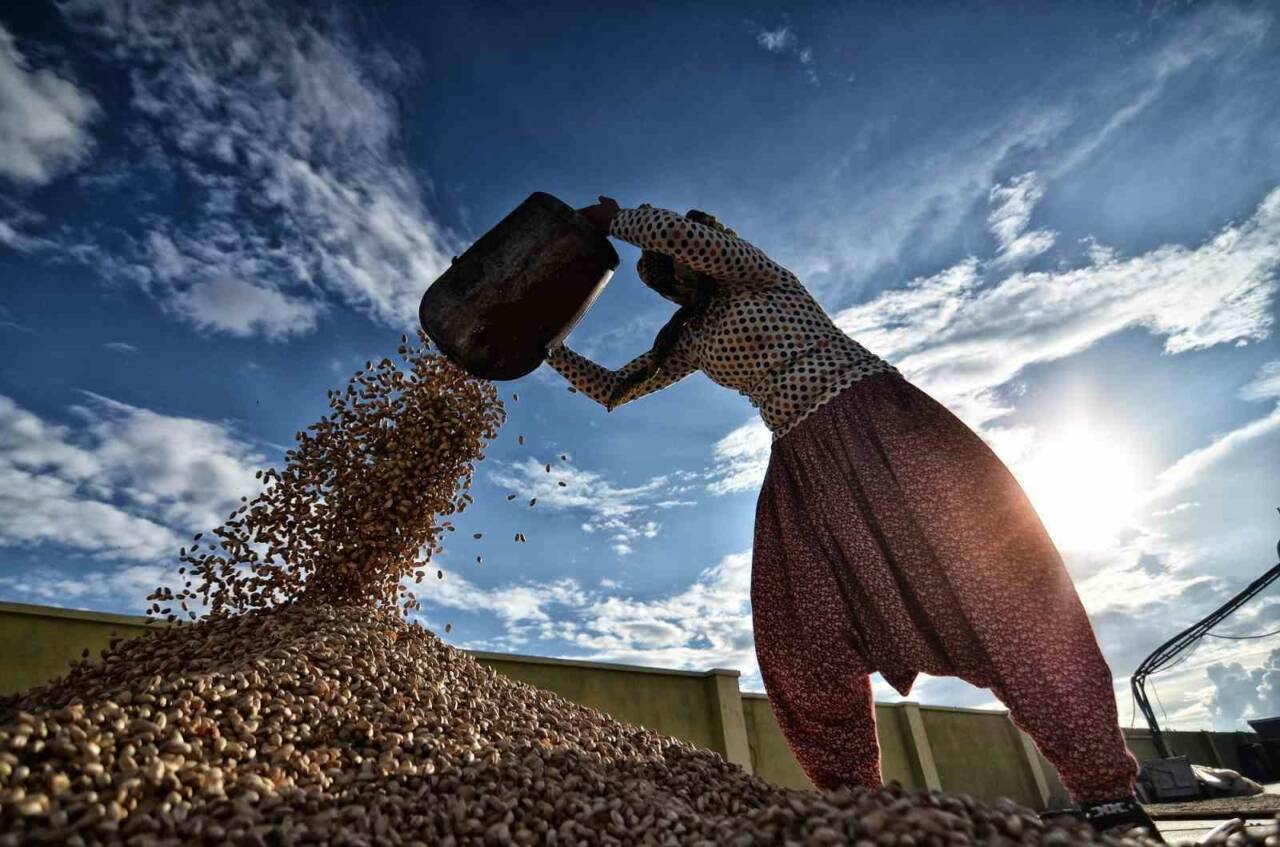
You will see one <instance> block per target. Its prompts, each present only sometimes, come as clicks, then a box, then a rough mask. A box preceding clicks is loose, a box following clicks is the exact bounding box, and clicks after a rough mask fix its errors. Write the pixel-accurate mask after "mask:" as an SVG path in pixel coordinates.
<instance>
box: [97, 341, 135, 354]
mask: <svg viewBox="0 0 1280 847" xmlns="http://www.w3.org/2000/svg"><path fill="white" fill-rule="evenodd" d="M102 347H103V349H105V350H109V351H110V352H112V353H137V352H138V348H137V347H135V346H133V345H132V344H129V343H128V342H125V341H108V342H107V343H106V344H103V345H102Z"/></svg>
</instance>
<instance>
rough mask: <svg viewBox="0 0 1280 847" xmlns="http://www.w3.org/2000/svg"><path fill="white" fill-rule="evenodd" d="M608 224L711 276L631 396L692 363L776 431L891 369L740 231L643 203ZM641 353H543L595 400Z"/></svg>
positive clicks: (639, 365) (663, 383)
mask: <svg viewBox="0 0 1280 847" xmlns="http://www.w3.org/2000/svg"><path fill="white" fill-rule="evenodd" d="M610 234H611V235H613V236H614V237H616V238H620V239H622V240H623V241H628V242H630V243H632V244H634V245H636V246H637V247H639V248H641V249H643V250H652V251H655V252H659V253H665V254H667V255H668V256H671V257H673V258H674V259H676V260H677V261H679V262H683V263H684V264H686V265H688V266H689V267H691V268H693V269H694V270H696V271H700V272H702V273H705V274H708V275H710V276H713V277H715V278H716V279H717V280H719V282H720V285H719V288H718V290H717V292H716V295H715V297H714V298H713V300H712V301H711V304H710V306H709V307H708V308H707V310H706V312H705V313H704V314H703V315H702V317H701V318H700V319H698V320H695V321H692V322H690V323H688V324H686V325H685V328H684V332H683V333H682V334H681V337H680V338H679V340H678V341H677V342H676V345H675V348H674V350H673V351H672V354H671V356H670V357H669V358H668V359H667V361H666V363H665V364H664V365H663V368H662V369H661V370H660V371H659V372H658V373H657V374H655V375H654V376H652V377H651V378H650V379H649V380H648V381H647V382H646V383H644V384H643V385H642V386H641V390H640V391H639V393H638V394H637V395H636V396H643V395H644V394H650V393H652V392H654V391H658V390H659V389H662V388H666V387H667V386H669V385H671V384H672V383H674V382H677V381H679V380H681V379H683V378H684V377H686V376H688V375H689V374H691V373H693V372H694V371H696V370H701V371H702V372H703V373H705V374H706V375H707V376H708V377H710V378H711V379H712V380H713V381H714V382H716V383H718V384H719V385H723V386H725V387H726V388H731V389H733V390H735V391H737V392H738V393H740V394H743V395H745V396H746V397H747V398H748V399H749V400H750V401H751V404H752V405H753V406H755V407H756V408H758V409H759V410H760V416H761V417H762V418H763V419H764V422H765V424H766V425H767V426H768V427H769V429H770V430H772V431H773V437H774V438H775V439H777V438H781V437H782V436H783V435H786V434H787V432H789V431H790V430H791V429H792V428H794V427H795V425H796V424H798V423H800V421H802V420H804V419H805V418H806V417H807V416H808V415H810V414H812V413H813V412H814V411H815V410H817V409H819V408H821V407H822V405H823V404H825V403H826V402H828V401H829V400H831V399H832V398H833V397H835V396H836V395H837V394H839V393H840V392H841V391H843V390H844V389H845V388H847V387H849V386H850V385H852V384H853V383H855V382H857V381H858V380H859V379H862V378H863V377H865V376H870V375H871V374H877V373H884V372H886V371H892V372H896V369H895V368H894V367H893V366H892V365H890V364H889V363H888V362H885V361H884V360H883V359H880V358H879V357H877V356H875V355H873V354H872V353H870V352H869V351H868V350H867V349H866V348H865V347H863V346H862V345H860V344H858V343H857V342H856V341H854V340H853V339H852V338H850V337H849V336H847V335H845V334H844V333H843V332H841V331H840V329H839V328H838V327H837V326H836V325H835V323H833V322H832V320H831V318H829V317H828V316H827V314H826V312H824V311H823V310H822V307H821V306H819V305H818V303H817V301H815V300H814V299H813V297H812V296H811V295H810V294H809V292H808V291H806V290H805V287H804V286H803V285H802V284H801V283H800V280H798V279H797V278H796V277H795V275H794V274H792V273H791V272H790V271H788V270H787V269H786V268H783V267H782V266H780V265H778V264H777V263H775V262H773V261H771V260H770V259H769V257H768V256H766V255H764V253H762V252H760V251H759V250H757V249H756V248H755V247H753V246H751V245H750V244H747V243H746V242H745V241H742V240H741V239H738V238H735V237H733V236H731V235H727V234H725V233H722V232H720V231H718V230H716V229H714V228H712V227H709V226H706V225H703V224H700V223H696V222H694V221H690V220H687V219H685V218H684V217H682V216H681V215H677V214H676V213H674V212H669V211H667V210H665V209H655V208H651V207H648V206H642V207H641V208H638V209H624V210H622V211H620V212H618V213H617V215H616V216H615V217H614V219H613V226H612V228H611V232H610ZM648 361H649V354H648V353H645V354H644V355H643V356H640V357H639V358H637V359H635V360H633V361H631V362H630V363H628V364H627V365H625V366H624V367H622V368H620V369H619V370H617V371H611V370H609V369H608V368H604V367H601V366H600V365H597V364H596V363H594V362H592V361H590V360H589V359H586V358H584V357H582V356H580V355H578V354H577V353H574V352H573V351H572V350H570V349H568V348H567V347H564V346H559V347H556V348H553V349H552V350H551V351H550V355H549V356H548V358H547V363H548V364H549V365H551V367H553V368H555V369H556V370H557V371H559V372H560V373H561V374H562V375H563V376H564V377H565V379H567V380H568V381H569V382H570V383H571V384H572V385H573V386H574V387H575V388H577V389H578V390H579V391H581V392H583V393H584V394H586V395H587V396H588V397H591V398H592V399H593V400H595V401H597V402H598V403H601V404H607V402H608V400H609V396H610V395H611V394H612V392H613V389H614V387H615V386H616V385H618V383H619V382H620V381H622V380H623V379H625V378H626V377H627V376H628V375H629V374H632V373H634V372H636V371H638V370H642V369H643V368H644V367H645V365H646V364H647V363H648Z"/></svg>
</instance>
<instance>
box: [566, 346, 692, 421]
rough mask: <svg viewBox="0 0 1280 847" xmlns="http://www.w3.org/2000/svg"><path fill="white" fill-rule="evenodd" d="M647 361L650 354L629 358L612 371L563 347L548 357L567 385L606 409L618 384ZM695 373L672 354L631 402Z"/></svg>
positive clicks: (645, 364)
mask: <svg viewBox="0 0 1280 847" xmlns="http://www.w3.org/2000/svg"><path fill="white" fill-rule="evenodd" d="M649 361H650V354H649V353H645V354H643V355H641V356H638V357H636V358H635V359H632V360H631V361H630V362H628V363H627V364H625V365H623V366H622V367H621V368H619V369H618V370H616V371H611V370H609V369H608V368H606V367H603V366H601V365H597V364H596V363H595V362H593V361H591V360H590V359H588V358H586V357H585V356H580V355H578V354H577V353H575V352H573V351H572V350H570V349H569V348H568V347H565V346H564V345H563V344H561V345H560V346H558V347H552V348H551V350H550V351H549V352H548V354H547V364H548V365H550V366H551V367H553V368H555V370H556V371H557V372H559V374H560V375H561V376H563V377H564V378H565V379H566V380H568V381H569V384H570V385H572V386H573V387H574V388H576V389H578V390H579V391H581V392H582V393H583V394H585V395H587V396H588V397H590V398H591V399H592V400H595V401H596V402H597V403H599V404H600V405H601V406H604V407H605V408H606V409H608V408H609V398H610V396H612V394H613V390H614V389H615V388H616V387H617V386H618V384H619V383H621V382H622V380H624V379H626V378H627V377H628V376H630V375H631V374H633V373H635V372H636V371H638V370H642V369H643V368H645V367H646V366H648V364H649ZM695 370H697V368H696V367H694V366H693V365H690V364H689V363H687V362H685V361H684V360H683V359H682V358H681V357H679V356H678V355H676V354H674V353H673V354H672V355H671V356H669V357H668V358H667V361H666V363H665V364H664V365H663V368H662V370H660V371H658V372H657V373H656V374H654V375H653V376H652V377H650V378H649V380H648V381H647V382H645V383H643V384H641V385H640V386H639V387H638V389H637V391H636V392H635V394H634V396H632V397H631V398H630V399H631V400H635V399H637V398H639V397H643V396H644V395H646V394H652V393H653V392H655V391H660V390H661V389H663V388H666V387H667V386H669V385H672V384H674V383H676V382H679V381H680V380H682V379H684V378H685V377H686V376H688V375H689V374H691V373H693V372H694V371H695ZM610 411H612V410H610Z"/></svg>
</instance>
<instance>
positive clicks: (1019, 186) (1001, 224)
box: [987, 171, 1056, 263]
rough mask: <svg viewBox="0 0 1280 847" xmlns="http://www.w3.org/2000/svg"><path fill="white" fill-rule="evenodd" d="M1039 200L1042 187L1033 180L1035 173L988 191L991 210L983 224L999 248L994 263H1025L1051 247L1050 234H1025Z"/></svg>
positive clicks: (1051, 236) (1041, 232)
mask: <svg viewBox="0 0 1280 847" xmlns="http://www.w3.org/2000/svg"><path fill="white" fill-rule="evenodd" d="M1043 196H1044V186H1043V185H1041V184H1040V182H1039V180H1038V179H1037V178H1036V173H1035V171H1029V172H1028V173H1025V174H1023V175H1022V176H1019V177H1015V178H1013V179H1011V180H1009V181H1008V182H1007V183H1005V184H1003V185H997V186H995V187H994V188H992V189H991V204H992V205H993V206H994V207H995V208H994V209H993V210H992V212H991V214H990V215H989V216H988V217H987V222H988V223H989V224H990V225H991V233H992V234H993V235H994V236H995V237H996V241H997V242H998V243H999V245H1000V247H999V251H998V254H997V261H999V262H1005V263H1012V262H1017V261H1020V260H1023V259H1029V258H1031V257H1033V256H1038V255H1040V254H1041V253H1043V252H1045V251H1046V250H1048V249H1049V248H1050V247H1052V246H1053V242H1054V240H1055V239H1056V235H1055V234H1054V233H1053V232H1052V231H1050V230H1033V231H1031V232H1028V231H1027V225H1028V224H1029V223H1030V221H1031V212H1032V210H1033V209H1034V208H1035V205H1036V203H1038V202H1040V198H1041V197H1043Z"/></svg>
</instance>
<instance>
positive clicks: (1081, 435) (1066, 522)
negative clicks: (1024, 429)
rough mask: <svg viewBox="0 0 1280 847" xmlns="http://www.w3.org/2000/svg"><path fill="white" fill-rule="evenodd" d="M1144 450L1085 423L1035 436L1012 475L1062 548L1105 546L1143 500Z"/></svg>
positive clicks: (1078, 549)
mask: <svg viewBox="0 0 1280 847" xmlns="http://www.w3.org/2000/svg"><path fill="white" fill-rule="evenodd" d="M1139 460H1140V452H1139V451H1137V450H1135V449H1134V448H1133V447H1132V446H1131V445H1130V444H1129V443H1127V442H1126V441H1125V440H1124V439H1123V438H1118V437H1117V436H1116V435H1115V434H1114V433H1110V432H1106V431H1103V430H1100V429H1093V428H1090V427H1089V426H1087V425H1077V426H1072V427H1070V428H1068V429H1064V430H1061V431H1057V432H1052V433H1049V434H1048V435H1047V436H1045V437H1044V438H1043V439H1041V438H1037V439H1036V441H1035V443H1034V445H1033V446H1032V448H1031V450H1030V451H1029V453H1028V454H1027V455H1026V456H1025V457H1024V458H1023V459H1022V460H1021V461H1019V462H1017V464H1016V465H1015V466H1014V468H1013V471H1014V475H1015V476H1016V477H1017V478H1018V481H1019V482H1020V483H1022V487H1023V489H1025V490H1026V492H1027V496H1028V497H1030V498H1031V502H1032V504H1033V505H1034V506H1035V508H1036V512H1037V513H1039V515H1040V519H1041V520H1042V521H1043V522H1044V525H1045V527H1046V528H1047V529H1048V530H1049V535H1050V536H1051V537H1052V538H1053V541H1054V543H1055V544H1057V545H1058V547H1059V548H1061V549H1063V550H1077V551H1095V550H1101V549H1104V548H1105V547H1107V546H1108V545H1109V544H1110V543H1111V542H1112V540H1113V539H1114V538H1115V536H1116V533H1117V532H1119V531H1120V530H1121V529H1122V528H1124V527H1125V526H1126V525H1127V524H1128V523H1129V521H1130V519H1131V518H1132V517H1133V514H1134V511H1135V510H1136V509H1137V507H1138V506H1139V505H1140V503H1141V500H1142V495H1141V491H1140V488H1139Z"/></svg>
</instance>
